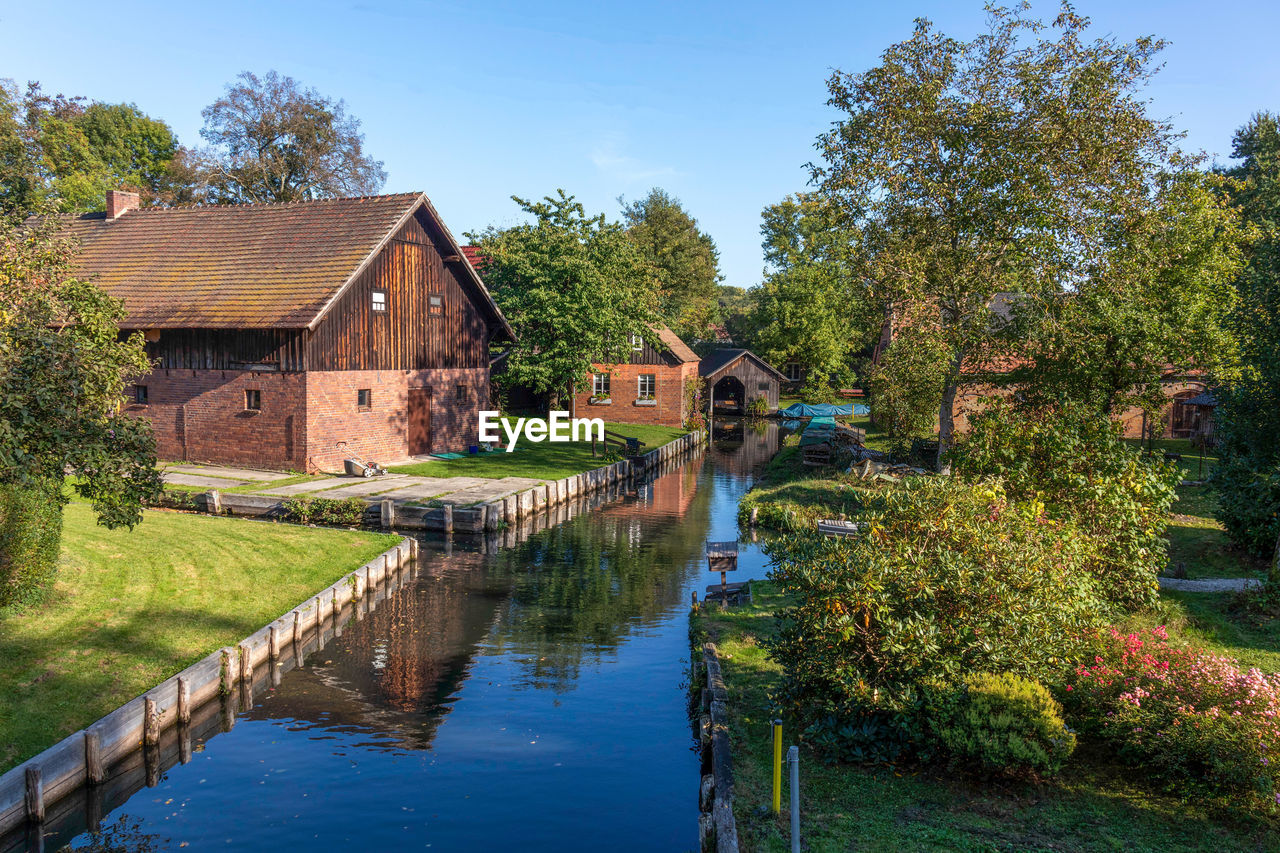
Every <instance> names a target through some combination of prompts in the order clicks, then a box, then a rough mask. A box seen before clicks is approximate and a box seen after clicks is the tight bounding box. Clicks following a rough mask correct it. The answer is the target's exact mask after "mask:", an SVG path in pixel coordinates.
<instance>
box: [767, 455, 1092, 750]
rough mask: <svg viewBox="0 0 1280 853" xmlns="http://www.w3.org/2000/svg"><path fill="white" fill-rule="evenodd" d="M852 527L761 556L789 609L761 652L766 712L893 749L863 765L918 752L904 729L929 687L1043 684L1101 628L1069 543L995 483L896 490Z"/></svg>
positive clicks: (914, 729)
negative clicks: (1005, 676) (767, 678)
mask: <svg viewBox="0 0 1280 853" xmlns="http://www.w3.org/2000/svg"><path fill="white" fill-rule="evenodd" d="M858 518H859V521H862V522H865V523H866V524H867V525H868V526H867V533H866V534H865V535H863V536H859V537H854V538H846V539H823V538H821V537H817V536H813V535H809V536H800V537H795V536H792V537H786V538H784V539H781V540H778V541H777V542H775V543H772V544H771V545H769V546H768V547H767V550H768V553H769V554H770V557H771V559H772V561H773V565H774V568H773V571H772V573H771V577H772V578H773V579H774V580H776V581H777V582H778V583H779V584H780V585H781V586H782V588H783V589H784V590H785V591H787V592H789V593H791V594H792V595H793V596H794V597H795V599H796V604H795V605H794V606H792V607H789V608H787V609H786V610H784V611H783V612H782V613H781V614H780V620H781V628H780V631H779V635H778V637H777V639H776V640H774V641H773V643H772V644H771V649H770V654H771V656H772V657H773V658H774V659H775V660H776V661H777V662H778V663H779V664H780V665H781V666H782V669H783V671H784V672H785V673H786V678H785V681H784V685H783V690H782V692H781V693H780V695H779V701H780V702H781V703H782V704H783V706H784V708H785V709H786V710H787V711H788V712H790V713H793V714H795V715H797V716H799V717H800V718H802V719H805V720H807V721H809V722H810V723H811V724H812V725H811V732H810V736H819V735H824V734H825V735H828V736H829V735H830V733H831V732H832V731H839V730H841V729H849V730H854V731H856V730H860V728H865V727H866V726H871V727H873V728H874V727H877V726H878V727H880V728H884V729H888V730H892V731H896V732H899V733H900V735H899V741H902V742H901V743H898V744H896V745H892V746H891V747H886V750H887V752H886V754H885V755H884V756H877V755H874V754H868V758H870V759H876V758H880V757H885V758H891V757H892V754H890V753H891V752H892V751H893V750H896V751H897V752H901V751H903V750H908V751H915V752H917V753H921V754H927V753H929V752H930V751H931V747H932V744H930V743H929V742H928V741H927V740H926V739H925V735H924V733H923V732H922V730H921V726H920V724H919V722H918V719H917V718H918V716H919V712H920V710H921V707H922V700H923V698H924V697H925V696H927V695H928V694H929V692H930V690H932V689H935V688H933V687H931V685H939V684H942V685H945V684H957V683H959V682H960V681H961V680H962V679H963V677H964V676H965V675H966V674H968V673H971V672H1010V673H1014V674H1017V675H1021V676H1025V677H1027V678H1033V679H1036V680H1042V681H1044V680H1049V678H1050V677H1052V676H1053V675H1056V674H1057V673H1059V672H1061V671H1062V669H1063V668H1064V666H1065V665H1066V664H1067V663H1071V662H1074V661H1076V660H1078V659H1079V658H1080V657H1081V655H1082V654H1084V653H1085V652H1086V651H1087V650H1088V648H1089V638H1090V637H1091V636H1092V635H1093V634H1094V633H1095V632H1096V629H1098V628H1099V627H1101V626H1100V619H1101V614H1102V611H1103V608H1102V607H1101V602H1100V600H1099V598H1098V597H1097V593H1096V589H1095V586H1096V585H1095V582H1094V580H1093V579H1092V577H1091V576H1090V575H1089V574H1088V573H1087V572H1086V571H1084V560H1085V558H1086V556H1087V554H1088V549H1087V547H1086V546H1085V545H1084V544H1083V543H1082V537H1080V536H1079V535H1078V532H1077V531H1076V530H1075V529H1074V528H1073V527H1071V525H1070V524H1069V523H1068V522H1063V521H1054V520H1052V519H1049V518H1046V517H1045V516H1044V515H1043V513H1042V512H1041V508H1040V507H1039V506H1038V505H1037V504H1035V503H1034V502H1029V503H1022V504H1019V503H1014V502H1012V501H1009V500H1008V499H1007V497H1006V496H1005V494H1004V491H1003V489H1002V487H1001V486H1000V485H999V484H980V485H970V484H964V483H959V482H953V481H950V480H947V479H940V478H924V477H920V478H908V479H907V480H905V481H903V482H902V483H901V484H900V485H899V486H898V487H897V488H894V489H891V490H887V491H884V492H881V493H878V494H876V495H874V496H872V497H870V498H868V501H867V509H866V510H865V511H863V512H862V513H860V514H859V517H858ZM835 740H836V741H839V740H841V738H839V737H836V738H835Z"/></svg>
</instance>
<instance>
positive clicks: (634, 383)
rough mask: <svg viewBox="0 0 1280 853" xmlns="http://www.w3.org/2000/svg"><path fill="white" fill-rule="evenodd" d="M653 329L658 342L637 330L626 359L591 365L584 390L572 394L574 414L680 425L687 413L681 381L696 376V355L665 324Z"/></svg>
mask: <svg viewBox="0 0 1280 853" xmlns="http://www.w3.org/2000/svg"><path fill="white" fill-rule="evenodd" d="M654 332H655V333H656V334H657V337H658V342H659V345H658V346H654V345H652V344H650V343H649V342H648V341H646V340H645V339H644V338H643V337H641V336H640V335H634V336H632V339H631V358H630V360H629V361H628V362H627V363H625V364H606V363H599V364H593V365H592V366H591V376H590V379H591V382H590V385H589V387H588V390H586V391H582V392H580V393H579V394H577V396H575V397H574V401H573V402H574V414H575V415H576V416H577V417H580V418H596V417H600V418H604V419H605V420H606V421H616V422H620V423H632V424H658V425H661V426H671V427H681V426H684V423H685V420H686V419H687V418H688V416H689V415H690V412H689V411H688V407H687V405H686V402H685V385H686V383H687V382H689V381H690V380H693V379H696V378H697V376H698V362H699V358H698V355H697V353H695V352H694V351H693V350H691V349H689V346H688V344H686V343H685V342H684V341H682V340H680V337H679V336H678V335H677V334H676V333H675V332H673V331H671V330H670V329H668V328H667V327H666V326H657V327H655V328H654Z"/></svg>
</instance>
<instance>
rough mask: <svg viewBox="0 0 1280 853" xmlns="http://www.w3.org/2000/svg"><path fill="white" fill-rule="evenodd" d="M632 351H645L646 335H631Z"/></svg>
mask: <svg viewBox="0 0 1280 853" xmlns="http://www.w3.org/2000/svg"><path fill="white" fill-rule="evenodd" d="M631 351H632V352H644V336H642V335H632V336H631Z"/></svg>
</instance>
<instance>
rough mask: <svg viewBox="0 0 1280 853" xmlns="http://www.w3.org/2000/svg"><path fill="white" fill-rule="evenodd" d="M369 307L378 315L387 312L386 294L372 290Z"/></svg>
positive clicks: (382, 291) (383, 291)
mask: <svg viewBox="0 0 1280 853" xmlns="http://www.w3.org/2000/svg"><path fill="white" fill-rule="evenodd" d="M369 307H371V308H372V309H373V310H374V311H377V312H378V313H380V314H381V313H383V312H384V311H386V310H387V292H386V291H385V290H374V291H371V292H370V302H369Z"/></svg>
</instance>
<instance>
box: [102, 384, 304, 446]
mask: <svg viewBox="0 0 1280 853" xmlns="http://www.w3.org/2000/svg"><path fill="white" fill-rule="evenodd" d="M137 384H139V385H146V386H147V398H148V402H147V405H145V406H139V405H129V406H127V407H126V409H125V411H126V412H128V413H130V414H136V415H142V416H145V417H146V418H148V419H149V420H150V421H151V424H152V428H153V429H154V431H155V435H156V445H157V451H158V455H159V457H160V458H161V459H162V460H167V461H180V460H185V461H189V462H208V463H212V464H218V465H247V466H252V467H257V468H276V469H280V470H303V468H304V466H305V464H306V463H305V453H304V449H305V447H306V431H305V430H306V425H305V423H304V418H303V417H302V413H303V400H304V398H305V381H304V379H303V376H302V375H301V374H296V373H293V374H290V373H285V374H282V373H254V372H251V371H244V370H156V371H153V372H152V373H150V374H149V375H147V377H146V378H145V379H140V380H138V383H137ZM247 389H256V390H258V391H260V392H261V395H262V410H261V411H258V412H250V411H246V410H245V391H246V390H247ZM132 391H133V388H132V385H130V386H128V387H127V388H126V392H127V393H128V396H129V399H132V397H133V395H132Z"/></svg>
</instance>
